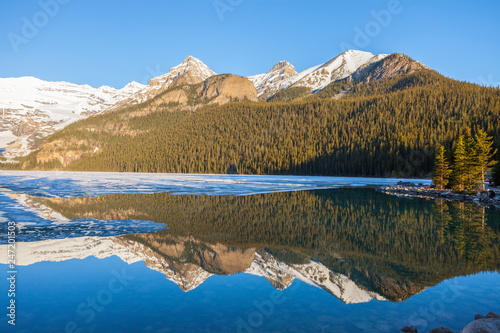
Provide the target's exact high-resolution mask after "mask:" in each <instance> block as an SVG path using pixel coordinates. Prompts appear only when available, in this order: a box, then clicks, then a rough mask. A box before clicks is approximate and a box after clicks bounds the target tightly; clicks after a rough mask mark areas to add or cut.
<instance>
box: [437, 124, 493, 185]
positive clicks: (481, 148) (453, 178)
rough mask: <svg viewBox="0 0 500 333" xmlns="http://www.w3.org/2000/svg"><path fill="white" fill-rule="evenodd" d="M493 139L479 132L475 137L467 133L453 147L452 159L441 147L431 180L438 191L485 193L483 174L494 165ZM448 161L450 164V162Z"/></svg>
mask: <svg viewBox="0 0 500 333" xmlns="http://www.w3.org/2000/svg"><path fill="white" fill-rule="evenodd" d="M492 146H493V140H492V138H490V137H488V136H487V134H486V133H485V132H484V131H482V130H479V131H478V133H477V134H476V135H475V137H472V135H471V134H470V131H467V133H466V134H465V135H461V136H460V137H459V138H458V140H457V142H456V143H455V144H454V149H453V154H452V157H451V159H450V158H448V157H447V155H449V153H447V152H446V149H445V148H444V147H443V146H440V148H439V151H438V153H437V154H436V166H435V170H434V175H433V177H432V180H433V182H434V185H435V186H436V188H437V189H440V190H442V189H444V188H451V189H453V190H455V191H458V192H462V191H466V192H469V193H472V192H476V191H484V189H485V185H484V183H485V180H486V179H485V178H486V173H487V171H488V170H489V168H490V167H491V166H493V165H494V164H496V161H494V160H492V157H493V156H494V155H495V154H496V149H495V150H493V148H492ZM450 160H451V162H450Z"/></svg>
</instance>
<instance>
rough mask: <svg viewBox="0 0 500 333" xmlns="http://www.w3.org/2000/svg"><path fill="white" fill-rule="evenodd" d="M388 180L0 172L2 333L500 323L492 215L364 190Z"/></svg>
mask: <svg viewBox="0 0 500 333" xmlns="http://www.w3.org/2000/svg"><path fill="white" fill-rule="evenodd" d="M396 181H397V180H391V179H369V178H334V177H268V176H266V177H261V176H216V175H144V174H133V175H132V174H102V173H46V172H29V173H21V172H0V228H1V229H2V231H1V233H2V238H1V239H0V243H1V244H2V245H0V270H2V271H3V272H4V273H3V274H4V276H8V273H7V272H8V271H10V270H11V268H10V267H9V265H8V259H9V253H8V245H7V243H8V241H9V239H8V238H7V236H6V235H7V234H8V231H9V229H8V225H9V222H15V225H16V228H15V234H16V250H15V260H16V264H17V266H16V267H15V269H16V272H17V273H15V276H16V279H15V294H16V295H15V297H11V296H9V295H8V291H9V288H10V287H11V286H10V282H9V281H8V280H7V279H5V278H4V279H2V280H1V281H0V293H1V296H0V301H1V304H0V305H1V308H2V309H4V310H3V311H4V312H5V313H4V314H2V318H3V319H2V321H1V322H0V331H1V332H6V331H7V332H10V331H12V332H400V328H401V327H402V326H405V325H409V324H411V325H414V326H416V327H417V328H418V329H419V332H426V331H428V330H430V329H432V328H435V327H437V326H447V327H449V328H451V329H453V330H455V331H456V330H459V329H461V328H463V327H464V326H465V325H466V324H467V323H468V322H470V321H471V320H473V318H474V315H475V314H476V313H483V314H486V313H487V312H490V311H495V312H500V274H499V269H500V238H499V235H500V213H499V212H498V211H494V210H491V209H487V208H483V207H480V206H477V205H472V204H463V203H453V202H447V201H433V200H432V201H426V200H423V199H404V198H397V197H392V196H387V195H385V194H382V193H379V192H376V191H375V190H374V187H375V186H379V185H384V184H390V183H394V182H396ZM414 182H415V180H414ZM416 182H421V183H423V184H428V183H429V182H428V181H426V180H417V181H416ZM12 299H15V302H16V303H15V304H16V312H15V314H16V325H15V326H12V325H10V324H9V323H8V320H9V317H8V316H6V314H7V311H8V310H7V306H8V305H9V302H11V300H12Z"/></svg>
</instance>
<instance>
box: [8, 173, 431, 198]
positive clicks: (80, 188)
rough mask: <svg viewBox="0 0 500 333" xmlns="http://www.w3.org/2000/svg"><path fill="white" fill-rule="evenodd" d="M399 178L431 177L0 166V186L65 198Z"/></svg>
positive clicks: (235, 191) (260, 189) (251, 190)
mask: <svg viewBox="0 0 500 333" xmlns="http://www.w3.org/2000/svg"><path fill="white" fill-rule="evenodd" d="M399 180H402V181H412V182H415V183H422V184H425V185H428V184H430V180H426V179H411V180H407V179H406V180H405V179H393V178H362V177H315V176H246V175H202V174H144V173H101V172H31V171H30V172H20V171H1V172H0V191H6V190H7V191H13V192H15V193H25V194H28V195H35V196H43V197H65V198H67V197H77V196H86V197H88V196H99V195H110V194H113V193H127V194H136V193H172V194H191V195H201V194H207V195H250V194H257V193H271V192H284V191H298V190H314V189H327V188H337V187H345V186H356V187H358V186H376V185H388V184H394V183H397V182H398V181H399Z"/></svg>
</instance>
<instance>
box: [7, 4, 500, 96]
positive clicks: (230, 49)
mask: <svg viewBox="0 0 500 333" xmlns="http://www.w3.org/2000/svg"><path fill="white" fill-rule="evenodd" d="M55 4H56V5H55ZM498 13H500V2H499V1H497V0H492V1H479V2H476V3H473V2H470V1H456V0H440V1H436V0H432V1H431V0H399V1H398V0H349V1H347V0H343V1H336V0H331V1H328V0H301V1H299V0H196V1H194V0H175V1H173V0H141V1H139V0H136V1H133V0H40V1H39V0H2V1H0V62H1V64H2V66H0V77H19V76H35V77H38V78H41V79H44V80H49V81H69V82H74V83H78V84H90V85H91V86H94V87H97V86H101V85H109V86H113V87H117V88H121V87H122V86H124V85H125V84H127V83H128V82H130V81H137V82H141V83H147V81H148V79H149V78H150V77H152V76H157V75H160V74H163V73H165V72H167V71H168V70H169V69H170V68H171V67H173V66H175V65H177V64H178V63H180V62H181V61H182V60H183V59H184V58H185V57H186V56H188V55H192V56H195V57H197V58H199V59H200V60H202V61H203V62H204V63H205V64H207V65H208V66H209V67H210V68H212V70H214V71H215V72H217V73H234V74H239V75H242V76H247V75H253V74H259V73H262V72H266V71H267V70H269V69H270V68H271V67H272V66H273V65H274V63H276V62H278V61H279V60H283V59H285V60H288V61H289V62H291V63H292V64H293V65H294V66H295V67H296V69H297V70H298V71H300V70H304V69H306V68H308V67H311V66H314V65H317V64H319V63H322V62H326V61H328V60H330V59H332V58H334V57H335V56H336V55H338V54H340V53H341V52H342V49H343V48H346V47H348V48H349V47H352V48H355V49H360V50H364V51H369V52H372V53H375V54H376V53H393V52H398V53H405V54H407V55H409V56H410V57H412V58H413V59H415V60H418V61H421V62H423V63H424V64H426V65H428V66H429V67H431V68H433V69H435V70H437V71H438V72H440V73H442V74H444V75H446V76H448V77H452V78H455V79H459V80H465V81H471V82H477V83H481V84H486V85H498V84H499V81H500V62H499V57H498V55H499V54H500V20H498ZM30 28H32V29H30ZM33 28H34V29H33Z"/></svg>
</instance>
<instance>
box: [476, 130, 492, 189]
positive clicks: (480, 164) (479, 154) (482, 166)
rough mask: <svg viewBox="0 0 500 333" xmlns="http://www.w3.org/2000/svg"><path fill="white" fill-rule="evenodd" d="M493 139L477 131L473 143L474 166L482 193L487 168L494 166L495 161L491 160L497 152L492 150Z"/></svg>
mask: <svg viewBox="0 0 500 333" xmlns="http://www.w3.org/2000/svg"><path fill="white" fill-rule="evenodd" d="M492 145H493V139H492V138H491V137H488V136H487V134H486V132H484V131H482V130H479V131H478V132H477V134H476V142H475V149H474V150H475V159H476V165H477V168H478V171H479V177H478V185H479V188H480V189H481V190H482V191H484V182H485V178H486V172H487V171H488V169H489V167H491V166H493V165H495V163H496V162H495V161H493V160H491V158H492V157H493V156H494V155H495V154H496V152H497V150H496V149H495V150H493V149H492Z"/></svg>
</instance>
